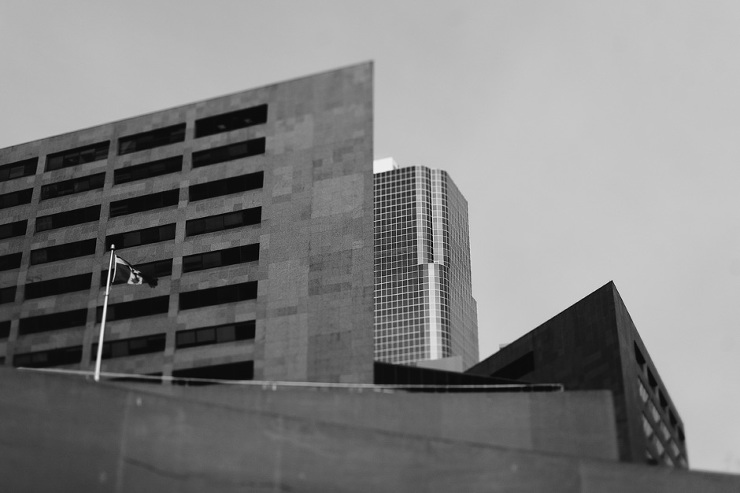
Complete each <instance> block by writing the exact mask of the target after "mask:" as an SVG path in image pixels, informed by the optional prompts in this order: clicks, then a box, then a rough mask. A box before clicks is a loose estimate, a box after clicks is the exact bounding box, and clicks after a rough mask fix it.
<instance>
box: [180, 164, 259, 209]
mask: <svg viewBox="0 0 740 493" xmlns="http://www.w3.org/2000/svg"><path fill="white" fill-rule="evenodd" d="M263 179H264V172H262V171H258V172H257V173H250V174H248V175H242V176H236V177H234V178H226V179H224V180H215V181H209V182H208V183H201V184H200V185H191V186H190V193H189V194H188V196H189V198H190V202H195V201H197V200H204V199H210V198H213V197H220V196H222V195H230V194H232V193H241V192H246V191H249V190H256V189H258V188H262V183H263Z"/></svg>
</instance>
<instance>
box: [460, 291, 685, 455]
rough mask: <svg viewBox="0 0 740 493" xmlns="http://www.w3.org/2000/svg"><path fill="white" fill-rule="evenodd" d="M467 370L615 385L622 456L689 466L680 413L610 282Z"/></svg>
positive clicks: (582, 385) (586, 386) (577, 386)
mask: <svg viewBox="0 0 740 493" xmlns="http://www.w3.org/2000/svg"><path fill="white" fill-rule="evenodd" d="M467 373H468V374H471V375H480V376H492V377H498V378H510V379H516V380H519V381H523V382H532V383H536V382H548V383H550V382H557V383H561V384H563V385H564V387H565V390H610V391H611V393H612V396H613V399H614V416H615V420H616V428H617V438H618V443H619V458H620V460H622V461H627V462H643V463H644V462H648V463H651V464H658V463H660V464H665V465H669V466H675V467H679V468H687V467H688V456H687V452H686V437H685V435H684V425H683V422H682V420H681V417H680V416H679V414H678V410H677V409H676V406H675V405H674V404H673V401H672V400H671V398H670V396H669V394H668V390H667V389H666V386H665V384H664V383H663V381H662V380H661V378H660V375H659V374H658V370H657V369H656V367H655V365H654V364H653V361H652V359H651V358H650V354H649V353H648V351H647V349H646V348H645V344H644V343H643V342H642V339H641V338H640V335H639V334H638V332H637V328H636V327H635V324H634V323H633V322H632V318H631V317H630V315H629V313H628V312H627V307H626V306H625V305H624V302H623V301H622V298H621V296H620V295H619V292H618V291H617V288H616V286H615V285H614V283H613V282H609V283H607V284H606V285H604V286H602V287H601V288H599V289H598V290H596V291H594V292H593V293H591V294H590V295H588V296H586V297H585V298H583V299H582V300H580V301H579V302H577V303H575V304H574V305H573V306H571V307H569V308H567V309H566V310H564V311H563V312H561V313H560V314H558V315H556V316H555V317H553V318H551V319H550V320H548V321H547V322H545V323H543V324H542V325H540V326H539V327H537V328H536V329H534V330H532V331H531V332H529V333H528V334H526V335H524V336H522V337H520V338H519V339H517V340H516V341H514V342H512V343H511V344H508V345H507V346H505V347H504V348H502V349H501V350H500V351H498V352H497V353H495V354H493V355H492V356H490V357H488V358H486V359H485V360H483V361H481V362H480V363H478V364H477V365H475V366H474V367H473V368H470V369H469V370H468V371H467Z"/></svg>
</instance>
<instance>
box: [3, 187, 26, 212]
mask: <svg viewBox="0 0 740 493" xmlns="http://www.w3.org/2000/svg"><path fill="white" fill-rule="evenodd" d="M32 195H33V188H26V189H25V190H18V191H16V192H10V193H4V194H2V195H0V209H7V208H8V207H15V206H17V205H23V204H30V203H31V196H32Z"/></svg>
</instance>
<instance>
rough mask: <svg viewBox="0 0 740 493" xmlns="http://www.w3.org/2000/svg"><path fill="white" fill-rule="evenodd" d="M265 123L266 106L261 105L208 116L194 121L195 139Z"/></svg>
mask: <svg viewBox="0 0 740 493" xmlns="http://www.w3.org/2000/svg"><path fill="white" fill-rule="evenodd" d="M266 121H267V105H266V104H261V105H259V106H253V107H252V108H246V109H243V110H238V111H232V112H230V113H223V114H221V115H216V116H209V117H208V118H201V119H200V120H196V121H195V137H196V138H198V137H206V136H208V135H214V134H218V133H222V132H229V131H231V130H237V129H239V128H246V127H251V126H252V125H259V124H260V123H265V122H266Z"/></svg>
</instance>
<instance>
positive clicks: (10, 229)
mask: <svg viewBox="0 0 740 493" xmlns="http://www.w3.org/2000/svg"><path fill="white" fill-rule="evenodd" d="M27 226H28V221H27V220H25V219H24V220H23V221H16V222H14V223H8V224H3V225H2V226H0V240H4V239H5V238H13V237H14V236H23V235H25V234H26V227H27Z"/></svg>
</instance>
